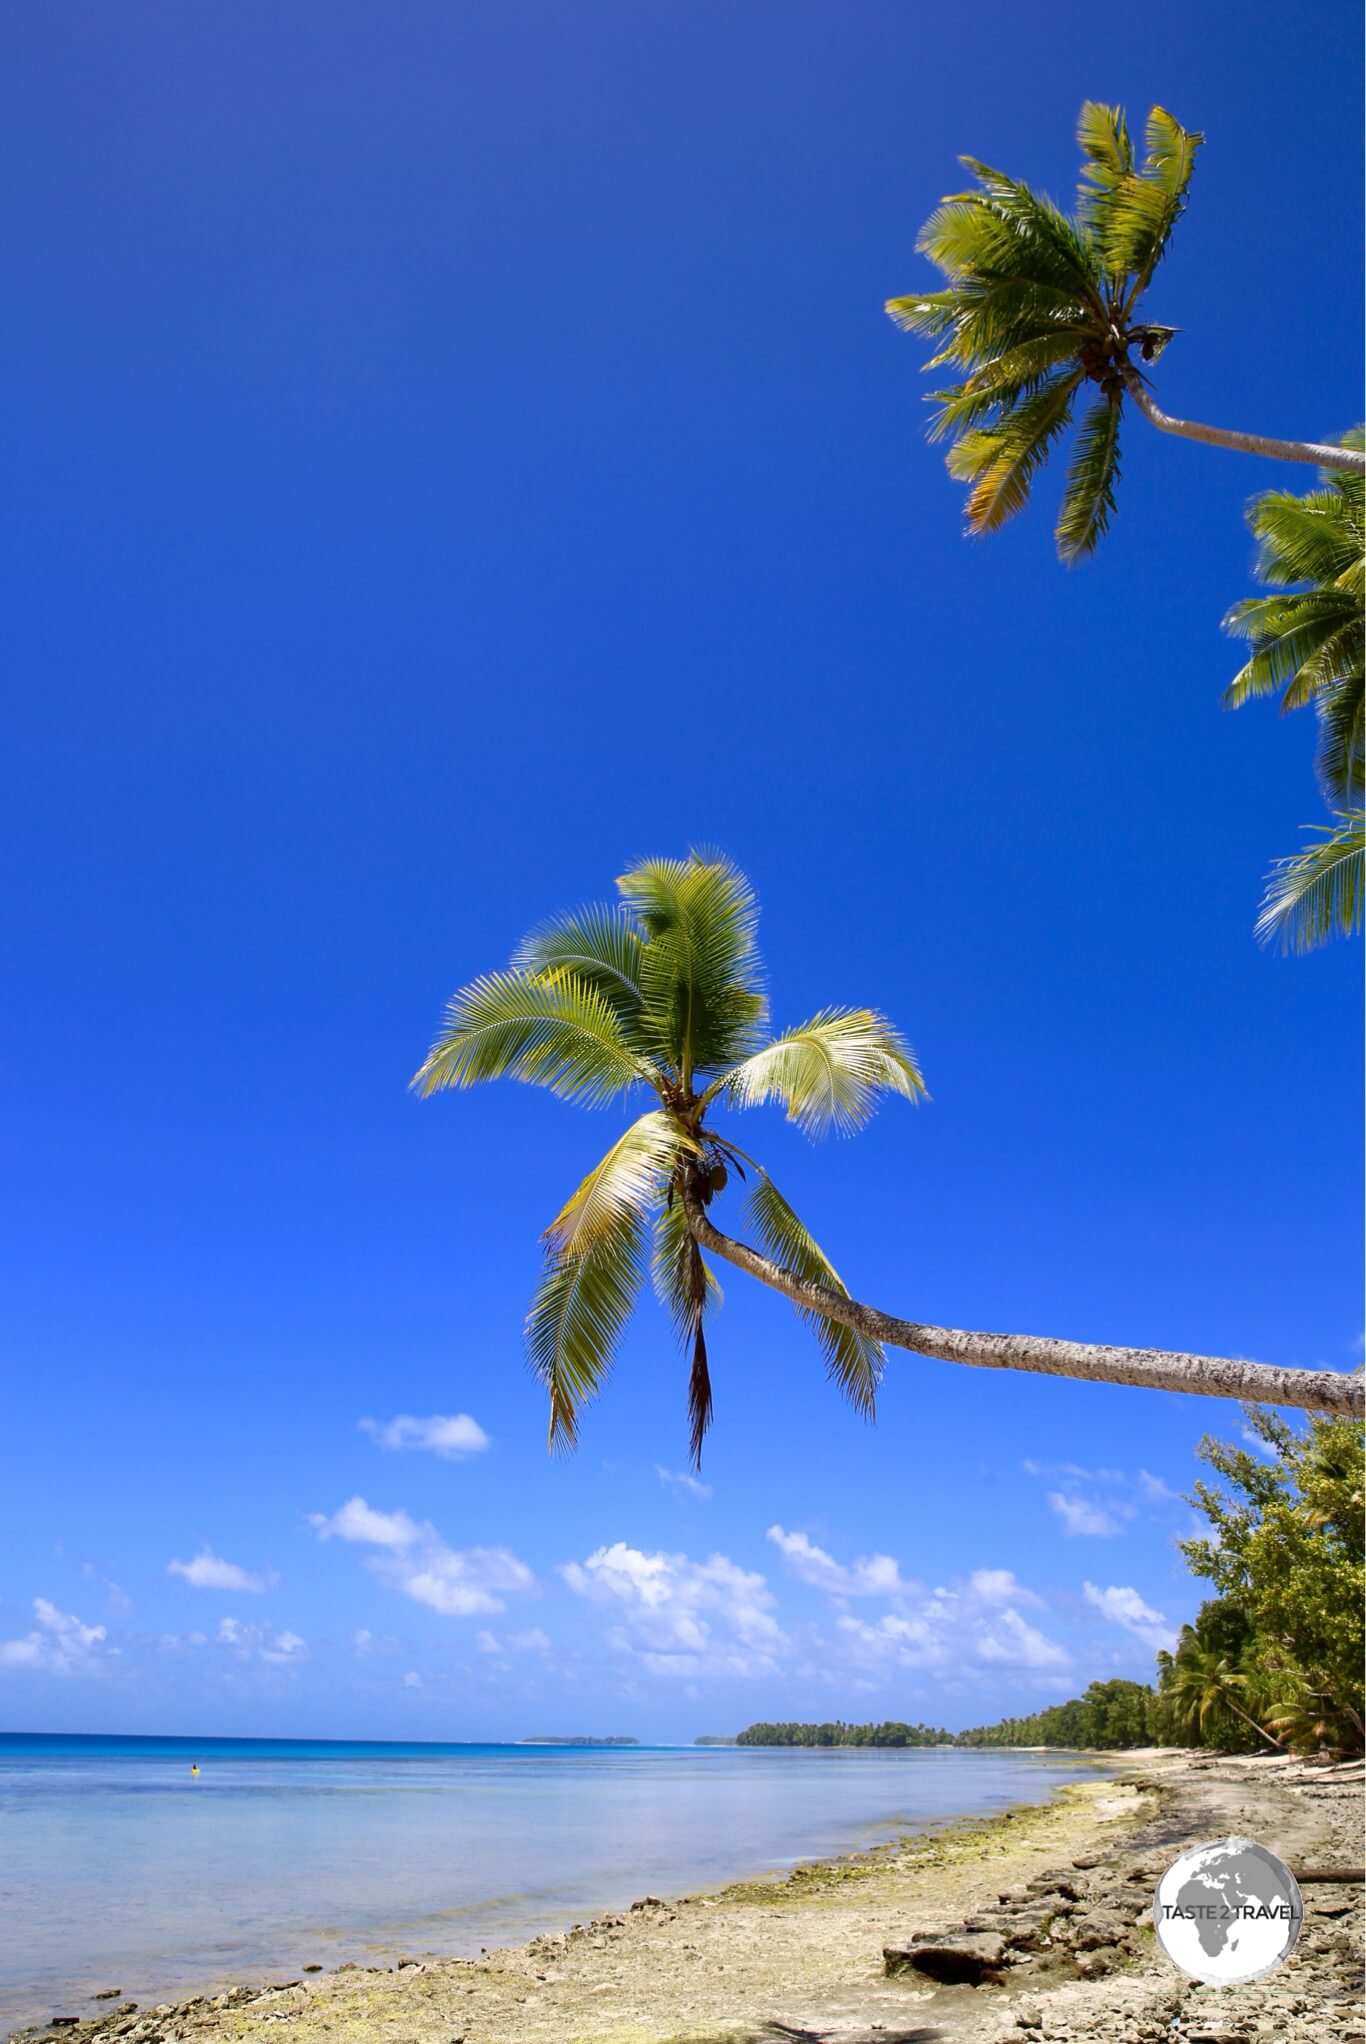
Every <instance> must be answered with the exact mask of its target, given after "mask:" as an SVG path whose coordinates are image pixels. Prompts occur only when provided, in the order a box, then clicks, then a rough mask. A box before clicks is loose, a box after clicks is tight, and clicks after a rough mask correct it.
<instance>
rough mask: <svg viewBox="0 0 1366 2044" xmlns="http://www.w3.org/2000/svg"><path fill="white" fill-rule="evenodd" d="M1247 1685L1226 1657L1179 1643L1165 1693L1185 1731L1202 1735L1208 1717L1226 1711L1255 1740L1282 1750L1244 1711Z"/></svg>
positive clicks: (1246, 1679)
mask: <svg viewBox="0 0 1366 2044" xmlns="http://www.w3.org/2000/svg"><path fill="white" fill-rule="evenodd" d="M1249 1683H1250V1678H1249V1677H1248V1676H1247V1675H1245V1674H1243V1673H1242V1672H1241V1671H1240V1670H1239V1669H1237V1668H1235V1667H1234V1665H1233V1663H1232V1662H1231V1661H1230V1660H1229V1658H1228V1656H1227V1655H1226V1654H1217V1653H1211V1652H1209V1651H1207V1650H1206V1649H1205V1648H1203V1647H1197V1646H1195V1645H1194V1644H1193V1643H1191V1642H1188V1641H1184V1640H1183V1641H1182V1644H1181V1646H1180V1647H1179V1649H1178V1650H1177V1653H1176V1655H1175V1657H1174V1659H1173V1660H1172V1663H1171V1669H1170V1683H1169V1688H1168V1691H1167V1694H1168V1697H1169V1699H1170V1702H1171V1706H1172V1714H1173V1716H1174V1717H1175V1719H1176V1721H1177V1723H1178V1724H1180V1725H1182V1726H1184V1728H1185V1729H1186V1730H1187V1731H1188V1732H1197V1731H1198V1732H1199V1733H1200V1734H1201V1735H1202V1736H1203V1734H1204V1732H1205V1731H1206V1729H1207V1727H1208V1724H1209V1720H1210V1717H1211V1715H1212V1714H1213V1713H1214V1712H1215V1711H1217V1710H1227V1711H1230V1712H1231V1713H1232V1714H1233V1716H1234V1717H1236V1718H1238V1719H1240V1720H1241V1722H1242V1723H1243V1724H1245V1725H1246V1726H1247V1727H1248V1729H1249V1730H1250V1731H1253V1732H1255V1733H1256V1734H1257V1737H1258V1738H1259V1739H1265V1740H1266V1742H1267V1744H1268V1745H1269V1746H1276V1747H1278V1748H1280V1749H1281V1750H1282V1751H1284V1746H1283V1743H1282V1741H1281V1740H1280V1739H1278V1738H1276V1737H1275V1736H1274V1735H1273V1734H1272V1733H1271V1732H1268V1731H1267V1730H1266V1728H1265V1727H1264V1726H1262V1725H1259V1724H1258V1723H1257V1720H1256V1718H1254V1717H1252V1716H1250V1715H1249V1713H1248V1711H1247V1710H1246V1709H1245V1707H1244V1705H1243V1703H1242V1700H1241V1699H1242V1697H1243V1695H1244V1693H1245V1692H1246V1690H1247V1689H1248V1687H1249Z"/></svg>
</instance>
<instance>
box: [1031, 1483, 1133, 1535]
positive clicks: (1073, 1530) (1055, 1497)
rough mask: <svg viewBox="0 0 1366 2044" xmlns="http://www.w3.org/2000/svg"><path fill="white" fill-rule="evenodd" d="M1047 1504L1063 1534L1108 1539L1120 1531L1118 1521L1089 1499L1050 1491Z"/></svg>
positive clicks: (1064, 1492)
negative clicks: (1060, 1525)
mask: <svg viewBox="0 0 1366 2044" xmlns="http://www.w3.org/2000/svg"><path fill="white" fill-rule="evenodd" d="M1048 1503H1049V1507H1050V1509H1051V1510H1052V1511H1054V1512H1056V1513H1057V1515H1058V1517H1059V1518H1060V1519H1061V1520H1062V1529H1063V1532H1064V1533H1068V1534H1090V1535H1093V1536H1094V1537H1095V1538H1097V1539H1108V1538H1110V1536H1111V1535H1113V1534H1115V1533H1118V1532H1120V1531H1121V1530H1122V1528H1121V1527H1120V1523H1119V1521H1118V1519H1116V1518H1114V1517H1113V1516H1112V1514H1111V1513H1110V1512H1108V1511H1107V1510H1106V1509H1105V1507H1104V1505H1100V1504H1096V1503H1094V1502H1093V1501H1092V1500H1091V1499H1090V1498H1083V1497H1076V1496H1069V1495H1068V1493H1067V1492H1066V1491H1061V1490H1050V1491H1049V1493H1048Z"/></svg>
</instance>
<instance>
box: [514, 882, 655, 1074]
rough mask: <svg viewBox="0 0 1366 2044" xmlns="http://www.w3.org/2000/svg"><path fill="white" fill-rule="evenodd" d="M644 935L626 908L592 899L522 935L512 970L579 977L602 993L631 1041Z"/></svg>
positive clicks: (538, 975) (544, 976) (638, 1000)
mask: <svg viewBox="0 0 1366 2044" xmlns="http://www.w3.org/2000/svg"><path fill="white" fill-rule="evenodd" d="M641 950H642V939H641V935H640V932H639V930H637V929H636V927H635V925H634V923H633V922H632V921H631V918H630V916H629V915H627V914H626V912H625V910H624V909H621V908H618V907H615V906H612V905H609V904H608V903H605V902H590V903H589V904H588V905H587V907H585V908H577V909H572V910H570V912H569V913H568V914H567V915H558V916H552V917H551V918H550V919H549V920H548V921H547V922H544V923H540V924H538V926H537V927H536V928H535V929H534V930H532V931H531V933H530V934H529V935H528V936H526V937H524V938H523V939H522V942H521V943H520V944H519V945H518V947H517V949H516V951H515V952H514V953H513V957H512V965H513V970H514V971H518V972H525V973H529V974H531V975H532V976H533V977H536V978H540V979H563V978H569V979H576V980H578V981H579V983H580V984H581V985H582V986H586V987H591V988H592V990H593V992H594V993H596V994H600V995H601V996H602V998H603V1000H604V1001H606V1003H607V1005H608V1007H609V1008H610V1009H611V1010H612V1013H613V1014H614V1015H615V1016H616V1018H617V1023H618V1025H619V1027H620V1029H621V1031H622V1034H623V1036H625V1037H626V1039H627V1041H628V1042H629V1041H630V1040H631V1037H632V1034H633V1032H634V1031H635V1030H636V1028H637V1026H638V1023H639V1019H640V1009H641V992H640V954H641Z"/></svg>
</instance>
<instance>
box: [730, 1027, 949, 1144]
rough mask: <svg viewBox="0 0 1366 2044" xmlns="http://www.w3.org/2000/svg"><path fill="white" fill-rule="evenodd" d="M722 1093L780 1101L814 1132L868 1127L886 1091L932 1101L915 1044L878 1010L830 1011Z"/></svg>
mask: <svg viewBox="0 0 1366 2044" xmlns="http://www.w3.org/2000/svg"><path fill="white" fill-rule="evenodd" d="M721 1090H724V1091H725V1092H726V1094H727V1095H728V1097H729V1098H730V1099H731V1100H732V1101H733V1102H734V1103H735V1104H736V1105H737V1106H740V1107H757V1106H760V1105H761V1104H762V1103H763V1102H764V1101H766V1100H777V1101H779V1102H780V1103H781V1104H782V1106H783V1107H785V1108H786V1110H787V1118H788V1120H789V1121H794V1122H796V1124H797V1125H798V1127H799V1128H803V1129H805V1130H806V1132H807V1133H808V1135H822V1134H824V1132H825V1131H826V1130H827V1129H829V1128H836V1129H839V1130H840V1131H842V1132H845V1133H847V1132H850V1131H852V1130H854V1129H857V1128H861V1127H862V1126H863V1124H864V1123H865V1122H866V1121H867V1120H868V1119H869V1118H870V1116H871V1115H872V1114H873V1113H874V1111H875V1109H876V1107H877V1104H878V1099H879V1096H880V1095H881V1094H883V1093H899V1094H900V1095H901V1096H902V1098H903V1099H906V1100H920V1099H923V1098H924V1097H925V1085H924V1081H923V1080H922V1078H921V1076H920V1070H919V1067H918V1066H917V1064H916V1061H915V1056H914V1053H913V1052H912V1050H911V1048H910V1045H909V1044H908V1043H906V1042H905V1041H904V1039H903V1038H902V1037H901V1036H899V1035H898V1033H897V1031H896V1030H895V1029H894V1028H893V1027H892V1025H891V1023H890V1022H888V1021H887V1019H886V1018H885V1016H882V1015H879V1014H877V1013H875V1012H874V1010H873V1009H871V1008H824V1009H822V1010H821V1012H820V1014H818V1015H814V1016H813V1017H812V1018H811V1020H810V1021H809V1022H804V1023H802V1025H801V1026H800V1028H797V1029H789V1030H787V1031H786V1032H785V1033H784V1034H783V1035H782V1036H779V1037H776V1038H775V1039H774V1041H773V1042H772V1043H770V1044H767V1045H766V1046H765V1048H764V1049H763V1050H760V1051H756V1052H755V1054H754V1055H753V1056H752V1057H749V1058H746V1059H745V1061H744V1062H743V1063H742V1064H740V1065H737V1066H736V1067H735V1069H734V1070H733V1071H730V1072H728V1073H726V1074H725V1075H724V1076H723V1078H722V1079H721V1080H719V1081H718V1082H717V1084H716V1086H714V1087H713V1088H712V1092H718V1091H721ZM708 1097H710V1096H708Z"/></svg>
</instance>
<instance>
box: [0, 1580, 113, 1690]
mask: <svg viewBox="0 0 1366 2044" xmlns="http://www.w3.org/2000/svg"><path fill="white" fill-rule="evenodd" d="M33 1615H34V1617H35V1618H36V1619H37V1621H38V1625H37V1628H36V1629H35V1630H34V1631H33V1632H29V1633H25V1634H24V1636H23V1638H22V1639H8V1640H3V1641H0V1668H29V1669H32V1670H34V1671H35V1672H36V1673H40V1674H45V1675H91V1674H94V1673H95V1672H96V1671H97V1669H98V1667H99V1664H100V1659H101V1650H102V1649H103V1648H104V1646H105V1641H106V1637H107V1635H106V1633H105V1629H104V1627H103V1626H102V1625H85V1624H83V1623H82V1621H81V1620H80V1619H79V1618H77V1617H76V1616H75V1614H74V1612H70V1611H59V1610H58V1609H57V1606H56V1605H55V1604H50V1603H49V1602H48V1600H47V1598H46V1597H35V1598H34V1600H33Z"/></svg>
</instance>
